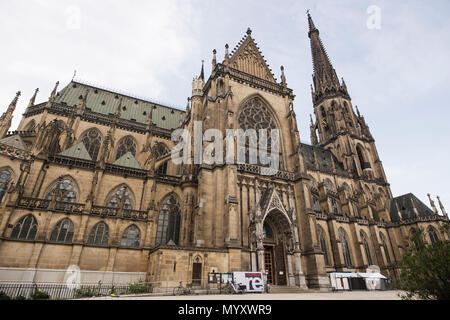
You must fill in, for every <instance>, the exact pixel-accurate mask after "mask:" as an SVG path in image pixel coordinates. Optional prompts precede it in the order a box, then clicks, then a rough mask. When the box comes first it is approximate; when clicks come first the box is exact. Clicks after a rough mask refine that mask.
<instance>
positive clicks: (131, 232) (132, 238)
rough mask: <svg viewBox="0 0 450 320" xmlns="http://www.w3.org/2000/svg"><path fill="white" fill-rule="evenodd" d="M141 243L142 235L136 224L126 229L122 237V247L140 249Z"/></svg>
mask: <svg viewBox="0 0 450 320" xmlns="http://www.w3.org/2000/svg"><path fill="white" fill-rule="evenodd" d="M140 242H141V234H140V232H139V229H138V227H136V226H135V225H134V224H133V225H131V226H129V227H128V228H126V229H125V231H124V232H123V235H122V241H121V242H120V245H121V246H122V247H134V248H139V245H140Z"/></svg>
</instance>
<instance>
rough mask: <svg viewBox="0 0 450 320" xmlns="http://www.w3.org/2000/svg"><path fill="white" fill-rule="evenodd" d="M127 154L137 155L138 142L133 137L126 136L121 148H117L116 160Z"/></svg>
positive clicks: (120, 143)
mask: <svg viewBox="0 0 450 320" xmlns="http://www.w3.org/2000/svg"><path fill="white" fill-rule="evenodd" d="M127 152H131V154H132V155H133V156H135V155H136V141H135V140H134V139H133V137H131V136H126V137H125V138H123V139H122V140H120V142H119V147H118V148H117V154H116V160H117V159H119V158H120V157H121V156H123V155H124V154H125V153H127Z"/></svg>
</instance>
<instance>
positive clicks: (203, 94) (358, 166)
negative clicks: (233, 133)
mask: <svg viewBox="0 0 450 320" xmlns="http://www.w3.org/2000/svg"><path fill="white" fill-rule="evenodd" d="M308 23H309V28H310V31H309V37H310V39H311V49H312V55H313V64H314V86H313V87H312V98H313V107H314V114H315V121H314V120H313V119H312V117H311V125H310V127H311V141H312V145H306V144H303V143H301V141H300V136H299V132H298V128H297V122H296V116H295V113H294V108H293V101H294V95H293V92H292V90H291V89H289V88H288V86H287V82H286V77H285V76H284V68H283V67H282V68H281V72H282V74H281V82H279V83H278V82H277V81H276V80H275V78H274V76H273V74H272V73H271V70H270V69H269V67H268V65H267V64H266V61H265V60H264V59H263V56H262V54H261V52H260V51H259V49H258V47H257V44H256V43H255V41H254V39H253V37H252V35H251V30H250V29H249V30H248V31H247V34H246V35H245V36H244V37H243V38H242V40H241V41H240V42H239V44H238V46H237V47H236V48H235V50H233V51H232V52H231V53H229V52H228V45H227V46H226V47H225V58H224V60H223V61H222V63H218V62H217V57H216V51H215V50H214V56H213V61H212V70H213V71H212V74H211V75H210V77H209V78H208V79H207V80H206V82H205V76H204V71H203V67H202V70H201V73H200V76H198V77H196V78H195V79H194V80H193V86H192V88H193V90H192V96H191V97H190V98H189V99H188V105H187V107H186V110H178V109H174V108H170V107H167V106H163V105H160V104H157V103H154V102H152V101H146V100H142V99H139V98H135V97H131V96H128V95H124V94H120V93H117V92H112V91H108V90H106V89H102V88H97V87H93V86H91V85H87V84H84V83H80V82H77V81H72V82H71V83H69V84H68V85H67V86H66V87H65V88H63V89H62V90H61V91H59V92H58V90H57V89H58V83H57V85H56V86H55V89H54V90H53V92H52V93H51V95H50V97H49V99H48V101H47V102H45V103H41V104H35V99H36V94H37V91H38V90H36V92H35V94H34V95H33V97H32V98H31V100H30V104H29V106H28V108H27V110H26V112H25V114H24V115H23V118H22V120H21V122H20V125H19V127H18V129H17V131H14V132H8V130H9V127H10V125H11V117H12V113H13V111H14V108H15V105H16V103H17V99H18V97H19V95H20V93H18V94H17V95H16V97H15V98H14V100H13V102H12V103H11V105H10V106H9V108H8V110H7V112H6V113H5V114H4V115H3V116H2V118H1V123H0V130H1V131H0V133H1V137H0V138H1V140H0V184H1V189H0V195H1V197H0V199H1V207H0V268H1V271H0V274H1V276H0V278H2V279H3V280H5V279H9V280H11V279H10V278H11V277H15V279H13V280H20V279H19V278H20V277H19V276H17V274H20V271H18V270H25V269H24V268H26V269H32V270H55V271H56V270H59V271H61V270H65V269H66V268H68V267H69V266H71V265H77V266H79V267H80V268H81V270H82V271H84V272H91V273H90V276H89V277H90V279H93V278H95V277H96V275H97V274H98V277H97V278H98V279H104V277H105V274H108V275H110V274H112V273H120V274H127V275H130V277H128V278H127V277H122V278H123V279H125V280H123V281H127V279H128V280H130V279H137V278H139V279H140V278H142V277H141V275H145V279H142V280H146V281H152V282H165V285H169V286H176V285H178V283H179V281H181V280H183V281H189V282H193V283H194V284H195V285H199V286H203V287H204V286H206V278H207V275H208V273H209V272H224V273H225V272H233V271H249V270H252V271H263V272H265V274H266V279H267V281H269V282H271V283H272V284H275V285H286V286H297V287H301V288H306V287H308V288H323V289H328V288H329V287H330V284H329V280H328V276H327V272H328V271H335V270H344V271H351V270H353V271H356V270H357V271H363V270H365V269H366V268H367V267H368V266H369V265H379V266H380V267H381V270H382V272H383V273H384V274H385V275H387V276H389V277H396V275H397V272H398V271H397V269H396V268H397V262H398V261H399V259H400V256H401V254H402V253H403V252H404V250H405V249H406V247H407V246H408V245H409V244H408V240H407V237H408V235H410V233H411V230H412V229H414V228H425V229H427V230H428V231H429V237H430V241H432V240H433V237H434V235H435V236H436V237H438V238H441V237H443V235H441V234H439V231H438V227H439V225H440V224H442V222H443V221H445V220H447V219H448V218H447V215H446V213H445V209H444V207H443V205H442V204H441V203H440V201H439V204H440V208H441V211H442V215H440V214H439V213H438V210H437V209H436V207H435V205H434V203H432V208H433V210H430V209H429V208H428V207H427V206H425V205H423V204H422V203H421V202H420V201H419V200H418V199H417V198H415V197H414V196H413V195H406V196H402V197H398V198H393V197H392V194H391V190H390V186H389V183H388V181H387V179H386V176H385V173H384V170H383V166H382V162H381V160H380V159H379V157H378V154H377V150H376V147H375V140H374V139H373V137H372V135H371V133H370V130H369V127H368V126H367V124H366V122H365V119H364V117H363V116H361V115H360V113H359V111H358V110H357V108H356V110H357V112H356V113H355V112H354V108H353V106H352V103H351V99H350V96H349V93H348V92H347V88H346V85H345V82H344V81H343V79H342V81H339V79H338V78H337V75H336V72H335V70H334V69H333V67H332V65H331V63H330V61H329V58H328V56H327V54H326V53H325V49H324V47H323V45H322V42H321V41H320V38H319V31H318V30H317V29H316V27H315V26H314V23H313V22H312V19H311V18H310V17H309V16H308ZM261 117H262V118H263V119H265V120H264V121H260V120H259V119H260V118H261ZM196 121H200V122H201V123H202V125H203V128H202V130H203V131H202V133H204V132H205V131H206V130H207V129H210V128H216V129H219V130H220V131H221V132H222V133H223V134H224V136H225V132H226V130H227V129H239V128H241V129H248V128H249V127H250V128H261V127H268V126H269V127H271V128H273V129H274V128H276V129H278V130H279V132H280V164H281V167H280V170H279V171H277V172H276V174H274V175H266V174H263V170H264V167H263V166H260V165H257V164H222V165H219V164H212V165H209V164H182V165H176V164H175V163H174V162H173V161H172V160H171V157H170V150H172V149H173V147H174V146H175V143H174V141H172V140H171V133H172V132H173V130H174V129H176V128H184V129H187V130H188V132H194V130H195V128H194V127H195V122H196ZM258 121H259V122H258ZM252 126H253V127H252ZM258 126H259V127H258ZM207 147H208V143H204V144H203V147H202V148H203V149H202V151H204V150H205V149H206V148H207ZM430 200H431V199H430ZM8 270H9V271H8ZM8 272H9V273H8ZM92 272H98V273H92ZM7 274H8V275H7ZM12 275H14V276H12ZM133 275H134V276H133ZM8 277H9V278H8ZM102 277H103V278H102ZM108 277H109V276H108ZM22 278H23V277H22ZM22 278H21V279H22ZM97 278H95V280H97ZM108 279H109V278H108ZM34 280H36V279H34Z"/></svg>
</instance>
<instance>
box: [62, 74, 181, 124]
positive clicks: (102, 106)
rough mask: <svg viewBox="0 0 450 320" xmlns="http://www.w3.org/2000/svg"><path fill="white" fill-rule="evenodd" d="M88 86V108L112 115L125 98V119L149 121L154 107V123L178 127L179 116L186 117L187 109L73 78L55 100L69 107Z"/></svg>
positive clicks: (75, 103)
mask: <svg viewBox="0 0 450 320" xmlns="http://www.w3.org/2000/svg"><path fill="white" fill-rule="evenodd" d="M87 89H89V94H88V97H87V101H86V108H88V109H90V110H91V111H93V112H97V113H101V114H105V115H113V114H114V113H115V112H116V110H117V107H118V106H119V102H120V99H122V103H121V108H120V117H121V118H122V119H126V120H132V121H133V120H134V121H136V122H140V123H146V122H147V119H148V117H149V115H150V113H151V112H152V111H153V112H152V121H153V123H154V124H155V125H156V126H157V127H159V128H163V129H169V130H172V129H176V128H178V125H179V122H180V120H182V119H183V118H184V114H185V112H184V111H182V110H178V109H174V108H170V107H166V106H163V105H161V104H158V103H155V102H151V101H147V100H142V99H139V98H134V97H131V96H128V95H124V94H121V93H116V92H113V91H109V90H106V89H101V88H96V87H94V86H91V85H87V84H83V83H79V82H76V81H72V82H71V83H69V84H68V85H67V86H66V87H65V88H64V89H62V90H61V91H60V92H59V93H58V95H57V97H56V99H55V102H56V103H66V104H67V105H68V106H70V107H75V106H78V105H79V104H80V103H81V101H82V99H83V97H84V95H85V94H86V90H87Z"/></svg>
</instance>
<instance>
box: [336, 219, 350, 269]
mask: <svg viewBox="0 0 450 320" xmlns="http://www.w3.org/2000/svg"><path fill="white" fill-rule="evenodd" d="M339 240H340V241H341V244H342V253H343V255H344V264H345V265H346V266H347V267H350V266H351V265H352V258H351V254H350V245H349V243H348V240H347V235H346V234H345V231H344V230H343V229H342V228H340V229H339Z"/></svg>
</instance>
